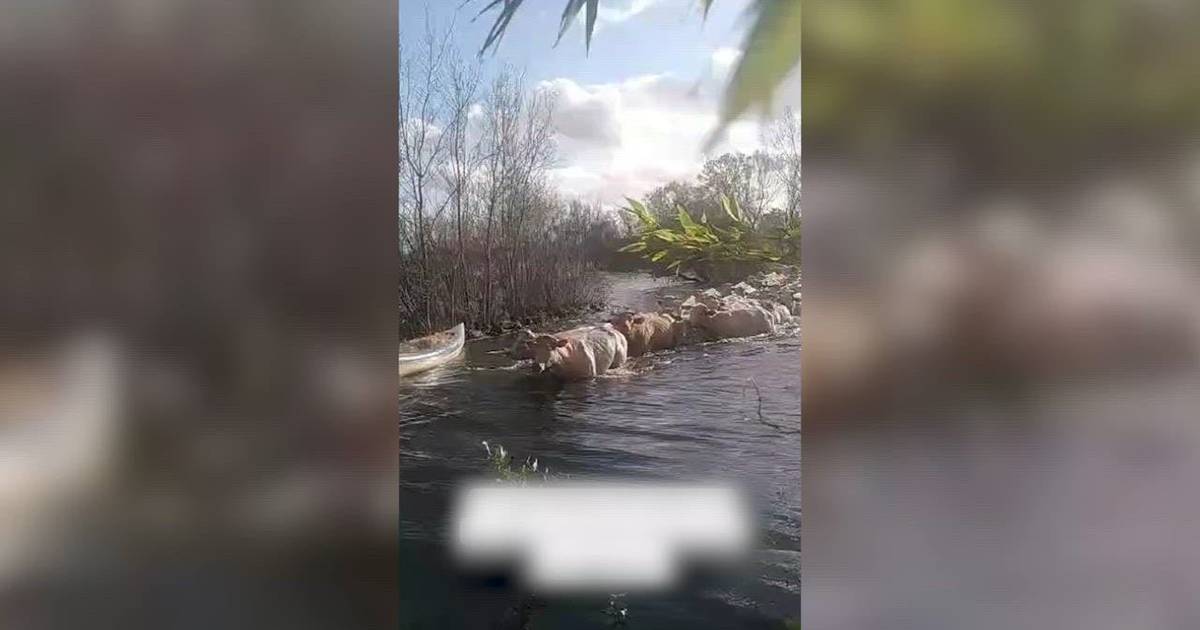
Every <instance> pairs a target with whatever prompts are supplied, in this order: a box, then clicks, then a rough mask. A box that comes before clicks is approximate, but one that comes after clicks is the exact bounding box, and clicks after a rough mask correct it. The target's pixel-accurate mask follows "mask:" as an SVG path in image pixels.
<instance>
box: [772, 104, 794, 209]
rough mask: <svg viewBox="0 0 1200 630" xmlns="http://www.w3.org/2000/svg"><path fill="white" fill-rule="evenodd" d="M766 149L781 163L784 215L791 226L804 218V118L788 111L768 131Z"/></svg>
mask: <svg viewBox="0 0 1200 630" xmlns="http://www.w3.org/2000/svg"><path fill="white" fill-rule="evenodd" d="M765 135H766V145H767V147H768V148H769V149H770V151H771V153H773V154H774V156H775V158H776V159H777V160H778V161H779V179H780V187H781V188H782V195H783V207H782V209H783V212H784V215H785V216H786V218H787V220H788V221H789V222H792V221H795V220H797V219H799V218H800V115H799V114H798V113H796V111H795V110H794V109H792V108H791V107H788V108H786V109H784V111H783V113H782V114H781V115H780V116H779V117H778V118H776V119H775V120H774V121H772V122H771V124H770V125H768V126H767V127H766V134H765Z"/></svg>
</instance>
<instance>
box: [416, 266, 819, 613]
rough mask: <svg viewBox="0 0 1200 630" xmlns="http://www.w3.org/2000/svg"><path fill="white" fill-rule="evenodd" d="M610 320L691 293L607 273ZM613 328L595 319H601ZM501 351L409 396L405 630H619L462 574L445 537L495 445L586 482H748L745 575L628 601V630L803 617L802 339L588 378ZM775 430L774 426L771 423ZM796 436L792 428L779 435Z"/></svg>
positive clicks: (488, 343) (473, 359) (751, 342)
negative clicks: (458, 498)
mask: <svg viewBox="0 0 1200 630" xmlns="http://www.w3.org/2000/svg"><path fill="white" fill-rule="evenodd" d="M607 281H608V282H609V284H610V299H609V301H610V303H611V305H612V307H613V308H614V309H619V308H636V309H653V308H656V298H657V297H658V296H660V295H661V294H662V293H663V292H666V291H675V292H676V293H681V292H683V291H684V290H686V289H688V288H689V287H687V286H685V285H675V284H672V282H671V281H669V280H663V279H655V278H651V277H649V276H644V275H636V274H619V275H618V274H610V275H608V276H607ZM599 317H602V314H601V315H598V316H597V318H599ZM505 343H506V340H504V339H495V340H479V341H475V342H471V343H469V344H468V347H467V352H466V353H465V356H464V359H463V360H462V361H461V362H459V363H458V364H456V365H451V366H446V367H444V368H439V369H438V370H436V371H434V372H430V373H427V374H425V375H421V376H418V377H416V378H413V379H408V380H406V381H405V382H404V383H403V384H402V385H401V390H400V459H401V461H400V471H401V472H400V480H401V481H400V506H401V518H400V537H401V555H400V561H401V567H400V570H401V575H402V577H401V580H402V589H401V593H402V598H403V600H402V602H401V603H402V618H403V620H404V623H403V624H402V627H406V628H430V629H433V628H521V627H527V628H535V629H541V628H608V627H613V625H614V621H615V619H616V617H615V616H614V615H612V614H611V613H606V611H605V609H606V608H607V607H608V604H609V601H608V599H607V598H603V597H602V598H596V599H588V600H569V601H567V600H555V599H548V598H540V597H536V596H530V595H528V594H523V593H519V592H517V590H516V588H515V587H511V586H509V585H508V584H507V583H504V582H502V581H494V582H487V583H476V582H469V581H466V580H463V579H461V578H459V577H458V576H456V575H455V573H454V571H453V570H452V567H451V565H450V564H449V562H448V561H447V558H446V555H445V546H444V532H445V526H446V523H447V508H448V502H449V498H450V495H451V492H452V490H453V488H454V487H455V484H456V483H457V482H459V481H460V480H461V479H464V478H467V477H478V476H479V475H485V474H487V473H488V462H487V459H486V452H485V450H484V447H483V446H482V442H483V441H485V440H486V441H488V442H489V443H490V444H491V445H492V447H493V448H494V447H495V446H496V445H499V444H503V445H504V447H505V448H506V449H507V450H508V452H509V453H511V454H512V455H513V459H514V460H524V459H525V457H531V458H537V459H538V462H539V466H540V467H541V468H545V467H549V469H550V470H551V472H552V473H554V474H565V475H569V476H571V477H574V478H584V479H603V478H610V479H611V478H620V479H631V478H636V479H647V480H689V481H697V480H700V481H702V480H707V479H726V480H736V481H739V482H742V483H743V485H744V487H746V488H747V490H748V491H749V492H750V493H751V494H752V497H751V498H752V500H753V502H754V505H755V506H756V510H757V512H758V523H759V525H760V526H761V530H760V532H759V543H758V549H757V551H756V553H755V554H754V556H753V561H752V562H751V563H750V566H749V567H748V568H747V569H746V570H743V571H740V572H736V573H732V574H730V575H726V576H723V577H722V578H721V579H719V580H716V581H715V582H709V583H705V584H704V585H696V586H692V587H689V588H687V589H684V590H681V591H679V592H676V593H673V594H666V595H660V596H656V597H635V596H633V595H629V596H627V597H625V598H623V599H621V600H618V605H617V606H616V608H621V607H624V608H626V609H627V610H628V613H627V617H626V621H625V625H624V626H623V627H628V628H633V629H640V628H713V629H717V628H720V629H730V628H781V627H783V621H784V620H785V619H798V618H799V615H800V436H799V434H798V432H797V430H798V428H799V426H800V343H799V338H798V336H797V335H796V334H795V332H794V331H792V332H781V333H780V334H777V335H774V336H772V337H770V338H756V339H748V340H726V341H722V342H715V343H708V344H701V345H695V346H689V347H684V348H679V349H676V350H672V351H667V352H664V353H659V354H656V355H652V356H648V357H642V358H639V359H637V360H634V361H632V362H631V364H630V366H629V367H628V368H627V369H623V370H619V371H618V372H617V373H616V374H610V375H606V376H605V377H602V378H599V379H596V380H594V381H591V382H583V383H572V384H568V385H560V384H556V383H553V382H549V381H547V380H545V379H543V378H537V377H534V376H532V375H531V374H529V373H528V371H527V370H525V369H522V368H521V366H514V365H512V363H511V361H509V360H508V359H507V358H505V357H504V355H503V354H502V353H501V349H502V348H504V347H505ZM771 425H776V426H771ZM780 426H782V427H787V428H788V430H784V431H781V430H780V429H779V428H777V427H780Z"/></svg>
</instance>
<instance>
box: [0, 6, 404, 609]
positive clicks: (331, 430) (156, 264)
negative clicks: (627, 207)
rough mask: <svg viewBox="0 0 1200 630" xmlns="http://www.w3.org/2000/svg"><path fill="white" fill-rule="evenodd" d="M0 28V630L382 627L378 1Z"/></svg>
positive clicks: (385, 200)
mask: <svg viewBox="0 0 1200 630" xmlns="http://www.w3.org/2000/svg"><path fill="white" fill-rule="evenodd" d="M0 14H2V15H0V85H3V94H4V96H3V97H2V98H0V137H3V138H4V141H3V142H2V143H0V164H2V166H0V199H2V200H3V201H2V202H0V209H2V210H0V211H2V212H3V219H2V220H0V225H2V226H3V227H0V419H2V421H0V515H3V516H0V528H2V531H0V626H3V627H6V628H52V627H64V628H75V627H83V626H86V627H93V628H100V627H103V628H108V627H112V628H139V627H147V628H168V627H174V628H211V627H228V628H235V627H254V628H270V627H288V628H322V627H337V628H345V627H367V626H378V627H394V626H395V624H396V619H397V617H396V611H395V606H396V604H395V601H396V598H395V588H396V583H397V578H396V571H397V568H396V562H395V558H396V551H395V548H396V547H395V523H396V511H397V505H396V486H395V483H396V475H397V472H396V466H397V462H396V440H397V429H396V418H395V413H396V411H395V407H396V402H395V383H396V381H395V379H396V373H395V348H396V344H397V333H396V315H395V293H394V287H395V278H396V266H395V261H396V241H395V224H396V223H395V220H396V219H395V207H396V196H395V194H396V179H395V177H396V175H395V173H396V171H395V165H396V143H395V139H396V122H395V121H396V118H395V103H396V96H395V92H396V73H397V69H396V60H395V59H396V54H395V52H396V51H395V42H396V20H397V16H396V9H395V5H394V4H393V3H387V2H383V3H363V2H350V3H330V2H319V1H316V0H299V1H296V2H287V3H278V2H272V1H251V2H241V3H210V2H190V1H185V0H160V1H143V0H92V1H88V2H70V1H64V2H43V1H40V0H37V1H24V0H17V1H15V2H7V3H5V5H4V8H3V9H2V10H0Z"/></svg>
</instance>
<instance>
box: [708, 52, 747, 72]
mask: <svg viewBox="0 0 1200 630" xmlns="http://www.w3.org/2000/svg"><path fill="white" fill-rule="evenodd" d="M741 58H742V51H741V50H738V49H737V48H732V47H730V46H722V47H721V48H718V49H716V50H714V51H713V54H712V65H713V74H715V75H716V76H718V77H720V78H722V79H724V78H726V77H728V76H729V73H730V72H731V71H732V70H733V66H734V64H736V63H737V62H738V60H739V59H741Z"/></svg>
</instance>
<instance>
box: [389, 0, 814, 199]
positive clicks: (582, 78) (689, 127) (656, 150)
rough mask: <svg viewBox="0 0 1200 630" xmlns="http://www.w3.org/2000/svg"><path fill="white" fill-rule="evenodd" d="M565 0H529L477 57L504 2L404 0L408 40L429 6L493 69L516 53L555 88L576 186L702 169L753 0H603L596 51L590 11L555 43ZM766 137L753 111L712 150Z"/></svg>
mask: <svg viewBox="0 0 1200 630" xmlns="http://www.w3.org/2000/svg"><path fill="white" fill-rule="evenodd" d="M565 1H566V0H525V3H524V4H523V5H522V7H521V9H520V10H519V11H518V12H517V14H516V17H515V18H514V19H513V21H512V23H511V24H510V25H509V29H508V32H507V34H506V35H505V37H504V40H503V41H502V42H501V44H500V47H499V49H498V50H497V51H496V53H495V54H494V55H493V54H491V53H489V54H488V55H486V56H485V57H484V58H483V59H482V60H478V59H477V58H476V57H475V53H476V52H477V51H478V50H479V48H480V46H481V45H482V44H483V41H484V39H485V38H486V36H487V32H488V29H489V28H490V27H491V24H492V21H493V20H494V19H495V13H488V14H484V15H483V16H481V17H479V18H478V19H477V20H475V21H474V22H472V17H474V16H475V14H476V13H478V11H479V9H480V8H482V7H483V6H485V5H486V3H487V0H470V1H469V2H468V4H467V5H466V6H465V7H461V8H460V7H459V5H460V4H461V0H441V1H427V0H400V4H399V7H400V43H401V45H405V44H410V43H411V44H417V43H419V42H420V39H421V38H422V37H423V34H424V29H425V16H426V12H427V11H428V14H429V15H430V16H431V18H432V20H433V22H434V25H435V27H436V29H437V30H441V29H444V28H445V27H447V26H448V25H450V24H451V23H452V22H453V24H454V25H455V29H454V38H455V40H456V42H457V45H458V47H459V49H460V50H461V51H462V52H463V53H464V57H466V58H468V59H471V60H472V61H473V62H478V63H481V64H482V68H483V73H484V77H485V79H486V78H488V77H490V76H492V75H493V74H494V73H495V72H496V70H497V69H498V68H499V67H500V66H501V64H510V65H513V66H516V67H517V68H519V69H522V70H524V72H525V76H526V80H527V82H528V85H529V88H530V89H533V90H546V91H547V92H548V93H551V94H553V95H554V98H555V116H554V124H555V126H556V140H557V143H558V154H559V159H558V163H557V164H556V166H555V168H554V169H553V170H552V171H551V173H550V176H551V178H552V180H553V181H554V182H555V184H556V185H557V187H558V188H559V190H560V191H561V192H563V193H564V194H566V195H568V196H574V197H579V198H582V199H586V200H595V201H600V202H603V203H605V204H614V203H618V202H620V201H621V200H622V199H623V198H624V197H625V196H627V195H628V196H641V195H644V194H645V193H647V192H649V191H650V190H652V189H653V188H654V187H655V186H658V185H661V184H664V183H666V182H668V181H670V180H672V179H682V178H689V177H692V176H694V175H695V174H696V173H697V172H698V171H699V168H700V166H701V165H702V164H703V161H704V159H705V156H704V155H703V154H702V153H701V151H700V148H701V146H702V145H703V142H704V139H705V138H706V137H707V135H708V133H709V132H710V131H711V130H712V128H713V127H714V125H715V123H716V112H717V106H718V102H719V97H720V94H721V90H722V88H723V86H724V84H725V82H726V80H727V79H728V76H729V72H730V69H731V68H732V67H733V66H734V64H735V63H736V61H737V59H738V57H739V55H740V48H741V44H742V39H743V37H744V35H745V31H746V28H747V27H748V26H749V20H748V17H747V16H746V8H747V7H748V6H749V5H750V3H751V2H750V0H716V2H714V3H713V6H712V10H711V12H710V13H709V15H708V19H707V21H705V20H703V19H702V16H701V9H700V2H699V0H601V3H600V11H599V16H598V19H597V25H596V32H595V34H594V36H593V39H592V50H591V52H590V54H585V48H584V41H583V39H584V38H583V27H582V17H583V16H582V12H581V14H580V19H579V20H578V21H577V22H576V24H574V25H572V27H571V28H570V30H568V31H567V33H566V35H565V36H564V37H563V40H562V42H561V43H560V44H559V45H558V46H557V47H555V46H554V38H555V35H556V34H557V29H558V24H559V17H560V16H561V14H562V8H563V5H564V3H565ZM798 97H799V93H798V91H797V92H796V99H795V100H796V101H797V103H796V104H797V105H798V100H799V98H798ZM758 144H759V126H758V121H756V120H746V121H742V122H739V123H737V124H735V125H734V126H733V127H732V128H731V129H730V132H729V134H728V135H727V139H726V141H725V142H723V143H722V144H720V145H718V147H717V150H716V151H714V153H721V152H724V151H729V150H740V151H752V150H754V149H755V148H757V147H758Z"/></svg>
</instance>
